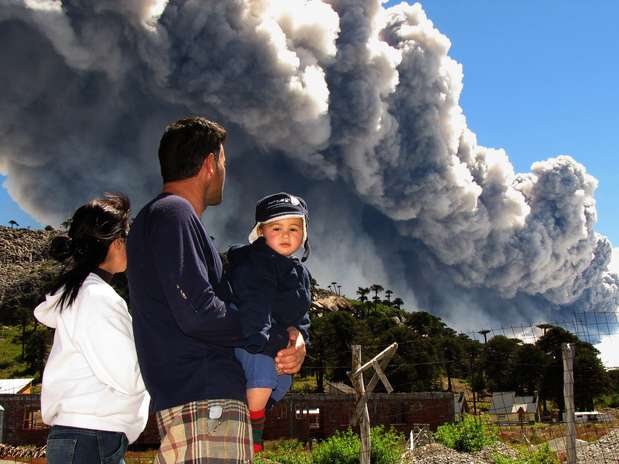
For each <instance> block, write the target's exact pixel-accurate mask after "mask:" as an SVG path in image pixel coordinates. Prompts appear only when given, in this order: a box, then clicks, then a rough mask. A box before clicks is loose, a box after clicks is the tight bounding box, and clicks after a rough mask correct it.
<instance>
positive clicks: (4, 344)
mask: <svg viewBox="0 0 619 464" xmlns="http://www.w3.org/2000/svg"><path fill="white" fill-rule="evenodd" d="M20 336H21V328H20V327H19V326H6V325H3V326H0V378H2V379H10V378H13V377H15V376H16V375H19V374H18V373H19V372H22V371H24V369H25V368H26V365H25V364H24V363H22V362H21V341H20V340H19V338H20Z"/></svg>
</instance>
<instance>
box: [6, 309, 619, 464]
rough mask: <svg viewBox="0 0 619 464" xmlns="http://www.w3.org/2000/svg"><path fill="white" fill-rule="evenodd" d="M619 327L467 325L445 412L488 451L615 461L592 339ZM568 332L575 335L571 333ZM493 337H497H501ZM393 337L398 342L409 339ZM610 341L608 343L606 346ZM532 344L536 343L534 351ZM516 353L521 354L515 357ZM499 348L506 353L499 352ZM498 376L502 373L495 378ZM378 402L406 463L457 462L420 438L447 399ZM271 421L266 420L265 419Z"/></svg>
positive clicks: (9, 456) (617, 323) (585, 322)
mask: <svg viewBox="0 0 619 464" xmlns="http://www.w3.org/2000/svg"><path fill="white" fill-rule="evenodd" d="M556 327H560V328H561V329H562V330H563V331H564V332H561V331H557V330H556V329H554V328H556ZM553 330H554V332H553ZM617 333H619V314H618V313H617V312H606V313H574V314H572V315H571V316H570V317H569V318H564V319H563V320H560V321H552V322H546V323H540V322H536V323H527V324H521V325H514V326H509V327H501V328H494V329H481V330H479V331H472V332H469V333H466V335H467V337H468V338H470V339H471V340H475V341H477V342H479V344H480V346H481V349H480V350H479V352H478V353H476V355H475V356H477V357H478V361H479V360H480V359H481V360H483V362H482V361H479V362H478V363H477V364H475V367H473V364H471V368H469V369H468V370H467V371H466V373H465V378H460V379H455V378H454V379H451V380H452V385H451V387H452V393H453V415H452V418H451V419H452V420H453V421H454V423H458V422H459V421H462V420H463V417H465V416H468V417H472V418H474V420H476V421H478V422H479V423H484V424H486V425H487V426H488V427H489V428H490V429H494V430H496V434H497V436H498V438H499V440H500V444H501V445H500V446H499V447H498V448H495V451H496V452H499V453H506V455H507V456H510V455H511V456H515V454H514V453H515V451H514V449H516V448H518V449H526V450H530V451H533V450H535V449H540V447H542V446H548V447H549V449H550V450H552V452H553V453H554V454H555V455H556V456H557V457H558V458H559V459H560V460H561V461H562V462H568V463H573V462H578V463H595V464H602V463H604V464H605V463H619V369H616V368H615V369H613V367H614V366H610V367H609V366H606V368H605V369H604V368H603V369H602V370H600V366H601V363H600V359H599V355H598V353H596V352H595V351H594V350H591V346H596V345H599V344H600V342H602V341H603V340H605V339H606V338H607V337H613V336H615V335H616V334H617ZM559 335H560V336H559ZM570 336H571V337H572V338H570ZM574 336H575V337H577V338H576V339H574V338H573V337H574ZM501 337H502V338H501ZM561 337H564V338H565V340H562V339H561ZM505 340H507V342H506V341H505ZM509 340H511V341H512V342H509ZM499 341H502V343H503V345H501V343H499ZM566 342H571V346H572V348H573V356H572V358H571V367H570V365H569V363H567V364H566V360H565V359H564V355H563V351H562V350H561V348H562V346H564V344H565V343H566ZM398 343H399V348H398V350H400V349H402V348H403V347H404V346H406V345H407V344H414V343H416V341H415V340H411V341H403V342H402V341H400V342H398ZM610 346H611V349H612V345H610ZM532 347H536V349H538V351H535V350H534V349H533V348H532ZM362 348H363V362H367V361H368V357H369V356H370V354H372V353H376V352H377V351H378V350H380V349H382V348H385V346H378V345H377V346H370V345H368V346H363V347H362ZM501 349H504V351H501ZM615 349H616V350H617V352H619V344H618V345H615ZM527 350H529V351H527ZM519 353H520V354H521V356H518V354H519ZM523 353H524V354H525V355H526V354H527V353H528V355H529V356H528V357H527V356H524V355H522V354H523ZM536 354H537V355H543V359H541V358H538V357H536ZM502 355H504V357H501V356H502ZM457 362H459V361H454V360H446V359H442V360H440V361H426V362H411V361H410V360H407V359H406V358H402V357H400V358H398V359H393V360H392V361H391V363H390V364H389V367H391V368H394V367H396V368H397V367H421V366H434V367H436V368H440V369H442V370H445V368H446V366H448V365H449V364H455V363H457ZM307 368H310V369H316V370H317V369H324V370H326V371H330V370H333V369H342V368H346V369H349V370H350V369H351V365H350V364H349V365H341V366H339V365H326V366H324V365H323V366H311V365H309V366H307ZM613 372H614V373H613ZM502 375H503V376H504V377H505V376H507V378H501V376H502ZM510 376H511V377H514V378H515V377H519V378H521V379H525V380H526V379H528V380H530V383H529V386H530V388H528V389H527V390H526V391H523V390H522V389H520V388H496V387H497V386H500V385H510ZM369 377H370V376H369V375H368V374H367V373H366V374H365V382H369ZM443 377H444V376H443ZM443 380H444V378H443ZM501 382H502V384H501ZM613 382H614V383H613ZM525 383H526V382H525ZM414 384H415V382H414V381H410V382H409V381H404V382H395V381H394V382H392V385H393V387H394V389H395V390H396V391H399V392H407V391H411V388H412V387H413V385H414ZM533 386H534V387H535V388H534V389H533V388H532V387H533ZM613 388H614V390H613ZM439 389H442V390H443V391H446V389H447V385H445V382H442V384H441V386H440V388H439ZM383 406H384V407H383V410H382V411H381V405H380V404H379V405H378V406H377V405H376V404H374V403H373V406H372V407H371V408H370V410H369V416H370V417H369V420H370V425H371V426H375V425H386V426H390V425H393V426H397V427H398V429H400V430H403V431H404V432H405V435H406V437H407V438H409V439H410V437H411V433H410V432H413V433H412V437H413V440H412V443H411V442H409V443H408V445H407V446H409V447H411V448H415V449H414V450H411V451H408V452H407V454H406V456H407V459H409V461H407V462H419V463H422V462H437V461H436V459H438V458H437V456H439V455H441V454H443V455H444V456H445V460H444V461H443V462H459V461H456V460H455V459H456V457H454V456H455V455H453V454H450V453H454V452H453V451H451V450H447V449H445V448H442V447H439V446H435V447H434V448H432V447H425V446H422V445H426V444H427V443H428V442H429V441H432V437H433V434H432V432H433V430H430V428H431V427H430V426H428V425H427V423H428V422H429V421H426V420H423V418H427V417H430V418H431V417H433V416H439V415H441V414H443V413H444V411H445V406H444V404H441V403H440V402H435V403H432V402H431V401H429V402H427V403H424V410H423V414H422V416H423V417H420V418H416V416H415V411H413V410H414V409H415V407H414V405H412V404H411V405H406V404H405V403H404V404H403V405H402V406H401V407H400V408H399V409H398V410H389V411H388V412H385V411H384V409H385V408H386V407H387V406H386V404H385V405H383ZM407 408H408V409H407ZM333 412H334V411H328V410H323V412H322V414H323V415H324V416H328V415H330V414H332V413H333ZM417 412H419V411H417ZM277 420H278V419H275V418H273V419H271V421H272V422H273V421H277ZM282 420H287V421H290V420H291V419H290V418H287V419H282ZM303 420H307V419H303ZM312 420H314V421H315V422H316V424H317V425H316V426H317V427H321V426H322V424H323V422H321V419H316V418H313V419H312ZM424 424H425V425H424ZM5 429H6V426H5ZM415 437H417V438H416V439H415ZM289 438H302V437H294V436H291V437H289ZM2 446H5V445H0V464H2V463H8V462H12V463H16V462H30V463H43V462H45V459H44V456H43V454H44V453H43V451H44V449H42V448H28V449H25V448H23V447H19V448H16V449H15V450H12V451H11V450H9V449H8V447H7V446H5V447H4V448H2ZM153 447H156V443H153ZM28 450H30V451H28ZM424 450H425V451H424ZM428 450H429V451H428ZM493 452H494V451H493ZM20 453H21V454H20ZM37 453H38V454H37ZM510 453H511V454H510ZM153 454H154V452H153V451H149V452H135V451H131V452H130V453H129V454H128V455H127V458H126V462H127V464H131V463H135V464H137V463H140V464H142V463H147V462H148V463H150V462H152V460H153ZM368 456H369V455H368ZM424 459H426V461H424ZM462 462H465V461H462ZM468 462H472V461H468ZM475 462H479V463H489V464H492V463H494V462H495V458H494V457H493V454H492V453H486V454H483V452H482V454H478V455H476V457H475Z"/></svg>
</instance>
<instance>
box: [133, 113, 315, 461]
mask: <svg viewBox="0 0 619 464" xmlns="http://www.w3.org/2000/svg"><path fill="white" fill-rule="evenodd" d="M225 139H226V131H225V130H224V129H223V127H221V126H220V125H219V124H217V123H214V122H212V121H209V120H207V119H205V118H201V117H194V118H188V119H182V120H180V121H177V122H175V123H174V124H171V125H170V126H168V127H167V128H166V131H165V133H164V134H163V137H162V139H161V142H160V144H159V163H160V166H161V175H162V177H163V191H162V193H161V194H159V195H158V196H157V197H156V198H154V199H153V200H152V201H151V202H149V203H148V204H147V205H146V206H144V208H142V210H141V211H140V213H139V214H138V216H137V217H136V218H135V221H134V222H133V224H132V228H131V232H130V234H129V238H128V241H127V252H128V259H129V265H128V280H129V291H130V296H131V305H132V308H133V328H134V336H135V343H136V348H137V353H138V360H139V364H140V369H141V371H142V376H143V378H144V383H145V384H146V388H147V389H148V391H149V393H150V395H151V398H152V404H153V407H154V409H155V411H157V425H158V426H159V432H160V435H161V437H162V442H161V447H160V449H159V453H158V455H157V457H156V459H155V462H156V463H159V464H164V463H165V464H168V463H185V462H186V463H189V462H191V463H208V462H216V463H217V464H228V463H229V464H236V463H247V462H251V458H252V445H251V431H250V425H249V414H248V410H247V406H246V404H245V379H244V376H243V371H242V369H241V367H240V365H239V364H238V362H237V361H236V359H235V357H234V351H233V347H234V346H236V345H239V344H240V341H241V328H240V323H239V317H238V312H237V310H236V308H235V307H234V306H233V305H231V304H230V303H228V301H230V296H231V295H230V288H229V286H228V285H227V284H226V281H225V280H224V279H222V263H221V260H220V258H219V255H218V253H217V250H216V249H215V246H214V245H213V242H212V241H211V239H210V237H209V235H208V233H207V232H206V229H205V228H204V226H203V224H202V223H201V222H200V216H201V215H202V213H203V212H204V210H205V209H206V207H207V206H213V205H217V204H219V203H220V202H221V200H222V194H223V187H224V181H225V177H226V158H225V152H224V142H225ZM290 339H291V340H290V344H289V345H288V348H286V349H284V350H282V351H280V352H279V353H278V354H277V357H276V365H277V367H278V369H279V371H280V372H282V373H295V372H298V370H299V369H300V367H301V364H302V363H303V359H304V357H305V343H304V340H303V337H302V336H301V335H299V333H298V331H296V332H294V331H293V332H292V333H291V336H290Z"/></svg>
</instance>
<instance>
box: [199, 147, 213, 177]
mask: <svg viewBox="0 0 619 464" xmlns="http://www.w3.org/2000/svg"><path fill="white" fill-rule="evenodd" d="M215 164H216V161H215V155H214V154H213V153H209V154H208V155H206V157H205V158H204V162H203V163H202V169H206V173H207V174H208V175H209V176H212V175H213V173H214V172H215Z"/></svg>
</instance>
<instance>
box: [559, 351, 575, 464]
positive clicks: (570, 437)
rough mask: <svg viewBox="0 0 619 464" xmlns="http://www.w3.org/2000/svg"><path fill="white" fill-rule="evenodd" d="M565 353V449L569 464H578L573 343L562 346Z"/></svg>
mask: <svg viewBox="0 0 619 464" xmlns="http://www.w3.org/2000/svg"><path fill="white" fill-rule="evenodd" d="M561 351H562V353H563V398H564V400H565V422H566V428H567V436H566V437H565V449H566V451H567V464H576V420H575V416H574V352H575V346H574V344H573V343H563V344H562V345H561Z"/></svg>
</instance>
